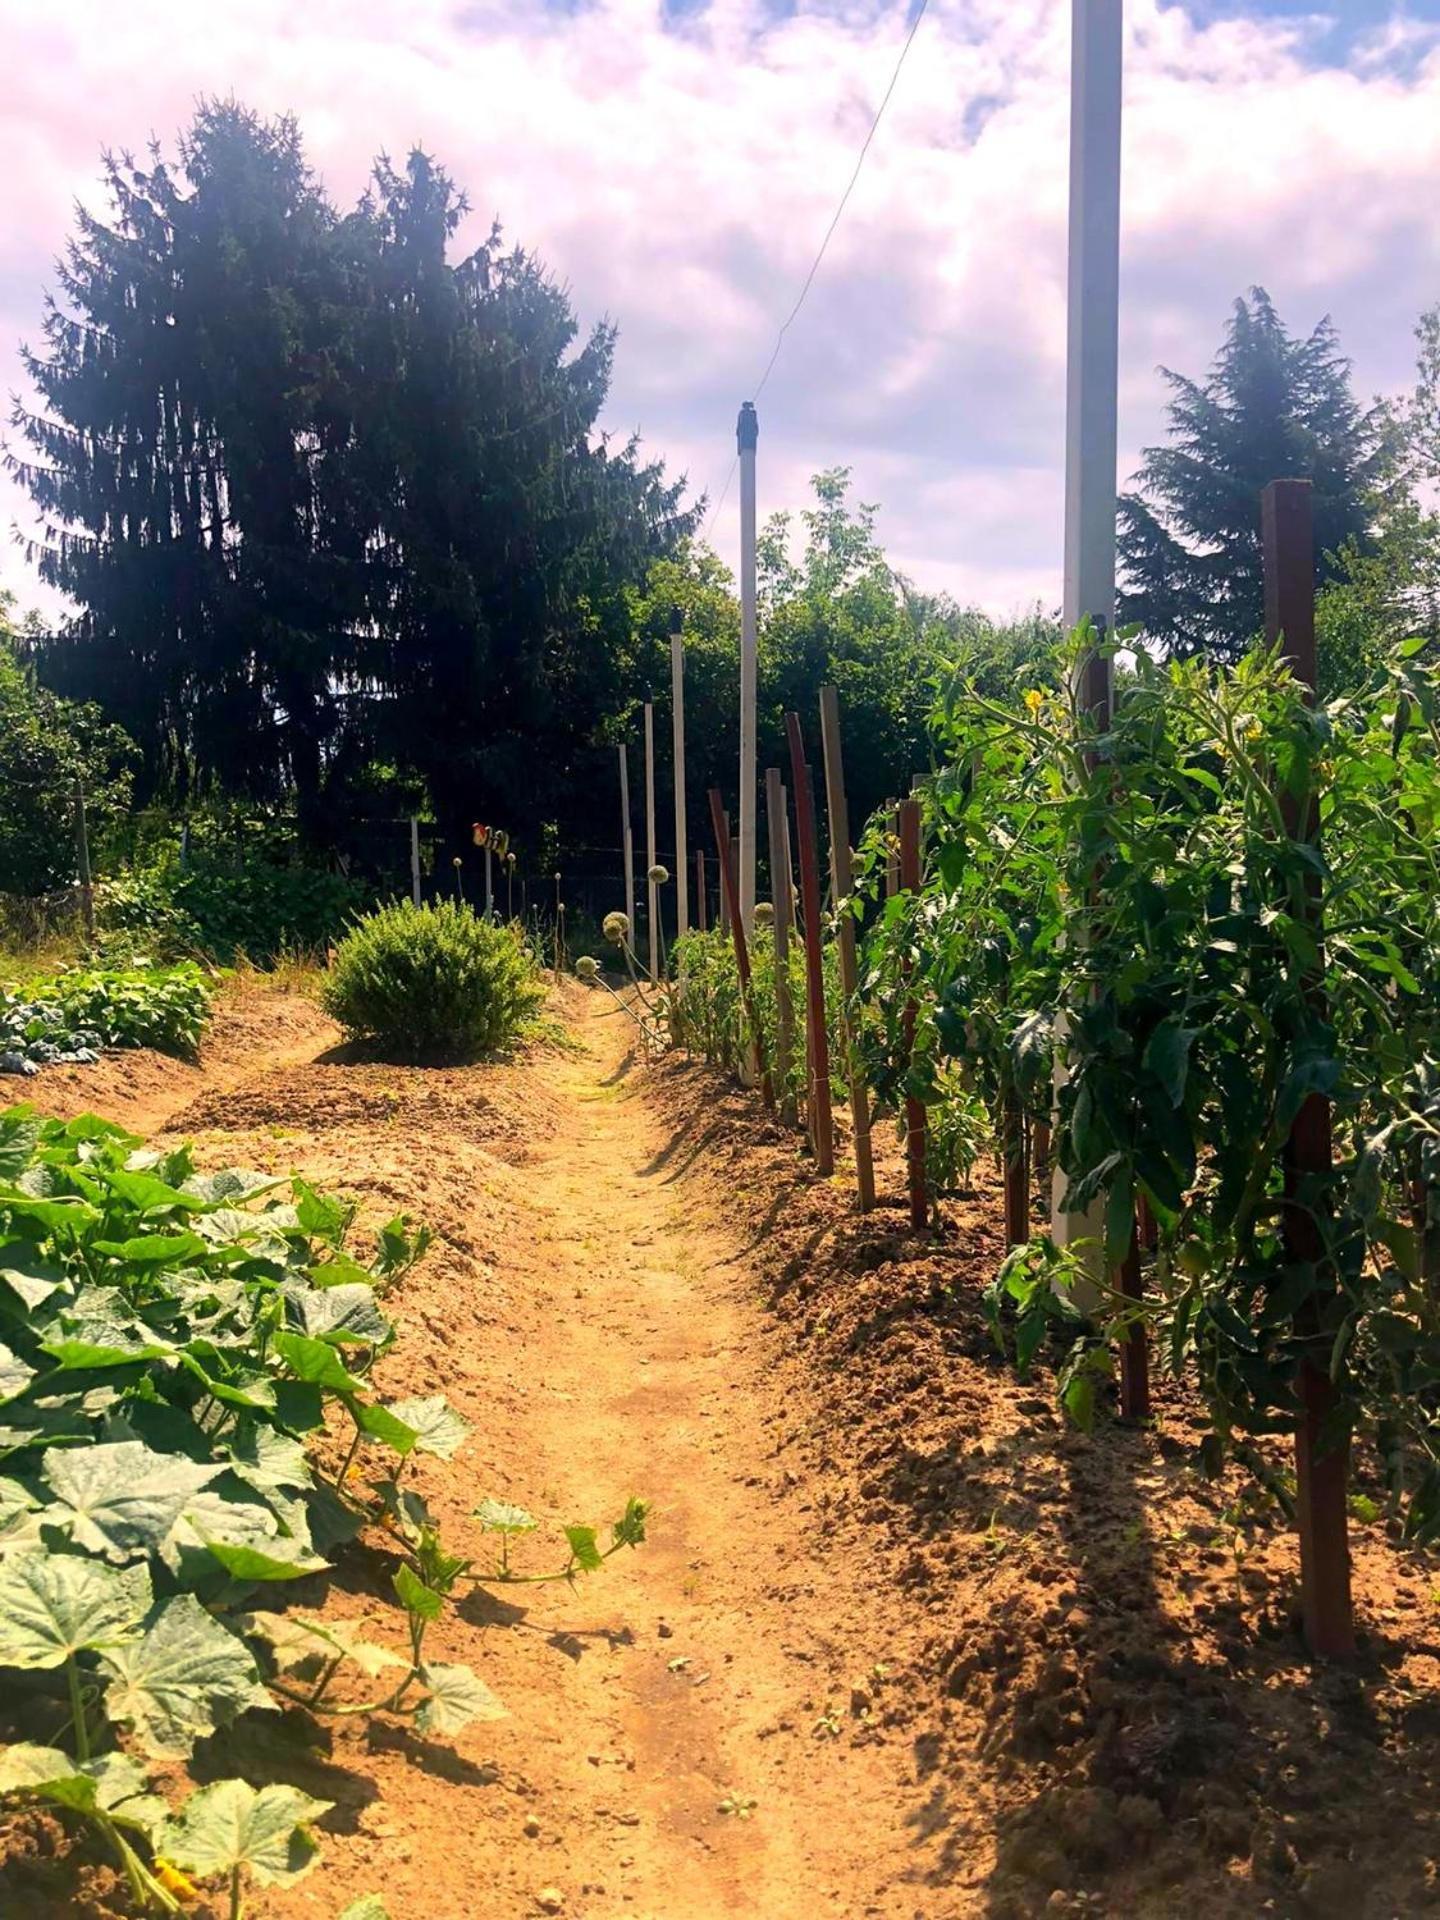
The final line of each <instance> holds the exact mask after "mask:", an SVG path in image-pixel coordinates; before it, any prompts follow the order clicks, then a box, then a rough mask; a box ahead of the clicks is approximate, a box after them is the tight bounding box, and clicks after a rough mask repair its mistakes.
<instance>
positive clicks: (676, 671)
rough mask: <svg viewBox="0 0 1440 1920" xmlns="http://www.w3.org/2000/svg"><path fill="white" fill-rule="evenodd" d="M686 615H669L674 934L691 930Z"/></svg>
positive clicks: (677, 934) (682, 937)
mask: <svg viewBox="0 0 1440 1920" xmlns="http://www.w3.org/2000/svg"><path fill="white" fill-rule="evenodd" d="M684 618H685V616H684V615H683V614H682V613H681V611H680V609H679V608H678V607H677V608H676V609H675V611H674V612H673V613H672V614H671V616H670V721H671V740H672V762H673V768H674V775H675V935H676V938H677V939H680V940H683V939H684V938H685V936H686V934H687V933H688V932H689V931H690V873H689V869H688V868H687V866H686V864H685V848H686V846H687V845H688V844H689V839H690V836H689V833H688V832H687V830H686V825H685V642H684V640H683V639H682V638H681V637H680V636H681V628H682V624H683V622H684Z"/></svg>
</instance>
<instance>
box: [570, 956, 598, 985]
mask: <svg viewBox="0 0 1440 1920" xmlns="http://www.w3.org/2000/svg"><path fill="white" fill-rule="evenodd" d="M575 976H576V978H577V979H579V980H598V979H599V978H600V962H599V961H598V960H597V959H596V958H595V956H594V954H593V953H582V954H581V956H580V958H579V959H578V960H577V961H576V962H575Z"/></svg>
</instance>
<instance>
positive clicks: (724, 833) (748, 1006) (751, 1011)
mask: <svg viewBox="0 0 1440 1920" xmlns="http://www.w3.org/2000/svg"><path fill="white" fill-rule="evenodd" d="M710 824H711V825H712V826H713V827H714V829H715V848H716V851H717V852H718V853H719V855H720V897H721V899H722V900H723V901H724V902H725V903H726V906H727V908H728V911H729V915H730V932H731V934H732V936H733V938H734V941H735V971H736V973H737V974H738V975H739V977H740V1001H741V1005H742V1006H743V1007H744V1009H745V1018H746V1020H747V1021H748V1022H749V1025H750V1038H751V1040H752V1042H753V1043H754V1047H755V1057H756V1059H757V1060H758V1061H759V1063H760V1096H761V1098H762V1099H763V1100H764V1102H765V1105H766V1106H767V1107H768V1108H769V1109H770V1110H771V1112H773V1111H774V1109H775V1089H774V1087H773V1086H772V1085H771V1082H770V1069H769V1068H768V1067H767V1066H766V1064H765V1036H764V1034H763V1033H761V1031H760V1020H759V1016H758V1015H757V1014H756V1011H755V991H754V988H753V987H752V986H751V984H750V953H749V949H748V948H747V947H746V945H745V927H744V923H743V922H742V920H741V918H740V899H739V891H738V885H737V882H736V877H735V857H734V853H733V850H732V847H731V842H730V822H729V821H728V820H727V819H726V817H725V809H724V807H723V805H722V804H721V800H720V789H719V788H718V787H712V788H711V789H710Z"/></svg>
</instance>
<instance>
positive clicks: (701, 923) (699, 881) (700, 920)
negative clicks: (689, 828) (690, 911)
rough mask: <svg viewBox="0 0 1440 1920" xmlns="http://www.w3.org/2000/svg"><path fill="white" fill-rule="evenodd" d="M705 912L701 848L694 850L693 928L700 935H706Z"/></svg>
mask: <svg viewBox="0 0 1440 1920" xmlns="http://www.w3.org/2000/svg"><path fill="white" fill-rule="evenodd" d="M706 919H707V911H706V900H705V855H704V852H703V851H702V849H701V848H699V847H697V848H696V849H695V926H696V930H697V931H698V932H700V933H708V932H709V931H710V929H709V927H708V926H707V925H706Z"/></svg>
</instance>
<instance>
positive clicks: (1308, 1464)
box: [1260, 480, 1355, 1658]
mask: <svg viewBox="0 0 1440 1920" xmlns="http://www.w3.org/2000/svg"><path fill="white" fill-rule="evenodd" d="M1260 524H1261V544H1262V547H1263V551H1264V560H1265V633H1266V638H1267V639H1269V640H1270V641H1271V642H1272V643H1273V642H1274V641H1276V640H1279V639H1280V638H1281V637H1282V636H1283V639H1284V645H1285V655H1286V658H1287V659H1288V660H1289V662H1290V665H1291V668H1292V669H1293V671H1294V674H1295V678H1296V679H1297V680H1298V681H1299V682H1300V683H1301V684H1302V685H1303V686H1304V687H1306V688H1307V689H1308V690H1309V695H1310V698H1311V699H1312V700H1313V698H1314V692H1315V682H1316V662H1315V537H1314V529H1313V522H1312V503H1311V484H1310V482H1309V481H1308V480H1272V481H1271V482H1270V484H1269V486H1268V487H1266V489H1265V491H1264V493H1263V494H1262V495H1261V516H1260ZM1281 805H1282V808H1283V810H1284V815H1285V823H1286V827H1287V830H1288V831H1289V833H1290V836H1291V838H1292V839H1294V840H1297V841H1312V842H1313V841H1315V840H1316V839H1318V837H1319V816H1318V812H1317V808H1316V804H1315V796H1314V795H1313V794H1307V795H1306V796H1305V797H1304V799H1303V800H1302V801H1299V802H1297V801H1296V800H1295V799H1294V798H1293V797H1292V796H1291V795H1289V794H1285V795H1282V798H1281ZM1307 891H1308V893H1309V899H1310V913H1311V916H1312V932H1313V933H1314V935H1315V946H1316V952H1317V955H1318V954H1319V952H1320V939H1321V933H1322V928H1321V924H1320V897H1319V877H1318V875H1317V876H1315V878H1314V879H1313V880H1311V881H1310V882H1309V884H1308V887H1307ZM1306 990H1307V993H1308V995H1309V998H1310V1002H1311V1005H1312V1006H1313V1007H1314V1008H1315V1009H1316V1010H1317V1011H1323V1009H1324V961H1323V959H1317V961H1316V964H1315V966H1314V967H1313V968H1312V969H1311V971H1310V975H1309V979H1308V982H1307V988H1306ZM1331 1161H1332V1145H1331V1130H1330V1102H1329V1101H1328V1100H1327V1099H1326V1098H1325V1097H1324V1095H1323V1094H1319V1093H1312V1094H1309V1095H1307V1096H1306V1099H1305V1102H1304V1104H1303V1105H1302V1106H1301V1108H1300V1111H1299V1113H1298V1114H1297V1115H1296V1116H1295V1124H1294V1125H1293V1127H1292V1128H1291V1130H1290V1138H1289V1140H1288V1141H1287V1142H1286V1145H1285V1149H1284V1154H1283V1165H1284V1173H1285V1197H1286V1201H1287V1203H1288V1204H1287V1205H1286V1207H1285V1210H1284V1216H1283V1229H1284V1236H1285V1246H1286V1251H1287V1253H1288V1254H1289V1257H1290V1259H1291V1260H1292V1261H1293V1262H1295V1263H1296V1264H1297V1265H1299V1264H1307V1265H1308V1264H1314V1266H1315V1267H1316V1270H1317V1275H1318V1277H1319V1279H1320V1284H1321V1286H1322V1287H1327V1288H1328V1287H1333V1286H1334V1284H1335V1276H1334V1271H1333V1268H1332V1267H1331V1266H1330V1265H1329V1263H1328V1262H1327V1260H1326V1257H1325V1239H1324V1235H1323V1233H1322V1232H1321V1230H1320V1226H1319V1223H1318V1221H1317V1220H1316V1219H1315V1217H1314V1214H1313V1213H1312V1212H1311V1211H1310V1209H1309V1207H1308V1206H1306V1205H1303V1204H1301V1203H1300V1201H1299V1200H1298V1198H1297V1196H1298V1194H1299V1192H1300V1190H1301V1189H1302V1188H1303V1187H1305V1186H1306V1185H1307V1184H1310V1183H1311V1182H1313V1181H1314V1180H1315V1178H1316V1177H1317V1176H1320V1177H1323V1176H1324V1175H1325V1174H1327V1173H1328V1172H1329V1171H1330V1166H1331ZM1308 1318H1309V1320H1310V1323H1311V1324H1310V1325H1309V1326H1304V1325H1302V1326H1300V1328H1299V1331H1301V1332H1302V1333H1303V1334H1308V1335H1309V1336H1310V1340H1311V1348H1312V1351H1311V1353H1310V1355H1308V1356H1307V1357H1306V1358H1305V1359H1304V1360H1303V1361H1302V1362H1301V1365H1300V1372H1299V1377H1298V1379H1297V1382H1296V1386H1297V1389H1298V1392H1299V1398H1300V1405H1301V1413H1300V1420H1299V1424H1298V1426H1297V1428H1296V1433H1295V1482H1296V1487H1295V1495H1296V1498H1295V1506H1296V1519H1297V1523H1298V1526H1299V1532H1300V1589H1301V1608H1302V1613H1303V1617H1304V1625H1305V1639H1306V1641H1307V1643H1308V1644H1309V1647H1310V1651H1311V1652H1312V1653H1316V1654H1320V1655H1323V1656H1326V1657H1330V1658H1344V1657H1346V1656H1348V1655H1350V1654H1353V1653H1354V1651H1355V1615H1354V1607H1353V1604H1352V1600H1351V1593H1350V1540H1349V1520H1348V1516H1347V1512H1346V1486H1347V1480H1348V1476H1349V1454H1350V1447H1349V1436H1348V1434H1337V1433H1335V1432H1333V1431H1332V1424H1333V1415H1334V1411H1335V1406H1336V1397H1337V1396H1336V1392H1335V1387H1334V1385H1333V1383H1332V1381H1331V1379H1330V1376H1329V1373H1328V1371H1327V1370H1326V1360H1327V1357H1328V1356H1327V1355H1326V1354H1325V1353H1324V1352H1323V1351H1320V1350H1318V1348H1317V1345H1316V1342H1317V1340H1318V1338H1319V1336H1320V1335H1321V1332H1322V1315H1321V1312H1320V1307H1319V1303H1318V1301H1317V1302H1312V1306H1311V1311H1310V1314H1309V1316H1308Z"/></svg>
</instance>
